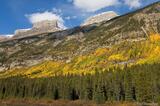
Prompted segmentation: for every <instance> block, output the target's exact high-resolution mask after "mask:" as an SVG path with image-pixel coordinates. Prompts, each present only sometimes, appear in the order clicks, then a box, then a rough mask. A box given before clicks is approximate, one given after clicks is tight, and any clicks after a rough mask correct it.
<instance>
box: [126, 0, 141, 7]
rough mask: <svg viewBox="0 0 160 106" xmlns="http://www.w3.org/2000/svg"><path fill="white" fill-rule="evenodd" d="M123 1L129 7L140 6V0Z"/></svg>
mask: <svg viewBox="0 0 160 106" xmlns="http://www.w3.org/2000/svg"><path fill="white" fill-rule="evenodd" d="M124 3H125V4H126V5H128V6H129V7H130V8H138V7H140V6H141V3H140V0H124Z"/></svg>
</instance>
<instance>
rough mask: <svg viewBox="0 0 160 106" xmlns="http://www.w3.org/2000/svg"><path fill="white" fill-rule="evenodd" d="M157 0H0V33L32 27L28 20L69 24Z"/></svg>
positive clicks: (134, 8) (120, 12)
mask: <svg viewBox="0 0 160 106" xmlns="http://www.w3.org/2000/svg"><path fill="white" fill-rule="evenodd" d="M156 1H159V0H0V14H1V16H0V35H6V34H13V33H14V31H15V30H16V29H25V28H30V27H32V23H34V22H37V21H40V20H43V19H47V18H55V19H59V20H60V21H61V23H62V24H63V25H64V26H66V27H68V28H70V27H74V26H78V25H80V24H81V23H82V22H83V21H84V20H85V19H86V18H88V17H89V16H92V15H95V14H98V13H101V12H105V11H115V12H116V13H118V14H119V15H122V14H125V13H128V12H130V11H134V10H136V9H138V8H141V7H144V6H146V5H148V4H151V3H153V2H156Z"/></svg>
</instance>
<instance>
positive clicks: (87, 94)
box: [0, 63, 160, 103]
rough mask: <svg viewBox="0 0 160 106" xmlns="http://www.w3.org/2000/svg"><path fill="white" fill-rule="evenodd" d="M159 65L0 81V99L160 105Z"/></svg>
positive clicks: (13, 78) (17, 77)
mask: <svg viewBox="0 0 160 106" xmlns="http://www.w3.org/2000/svg"><path fill="white" fill-rule="evenodd" d="M159 70H160V64H159V63H155V64H143V65H136V66H132V67H129V66H127V65H126V66H125V67H124V68H123V69H122V68H116V67H115V68H111V69H109V70H108V71H103V72H102V71H100V70H96V74H94V75H92V74H87V75H66V76H55V77H50V78H27V77H22V76H16V77H10V78H5V79H0V85H1V86H0V99H8V98H18V99H19V98H20V99H21V98H33V99H53V100H60V99H63V100H86V101H91V100H92V101H95V102H97V103H105V102H107V101H129V102H145V103H152V102H154V103H158V102H160V77H159V76H160V71H159Z"/></svg>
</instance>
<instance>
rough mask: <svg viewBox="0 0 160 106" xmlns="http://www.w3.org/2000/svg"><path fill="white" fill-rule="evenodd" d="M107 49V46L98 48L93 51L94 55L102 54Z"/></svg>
mask: <svg viewBox="0 0 160 106" xmlns="http://www.w3.org/2000/svg"><path fill="white" fill-rule="evenodd" d="M108 51H109V49H108V48H98V49H97V50H96V51H95V52H94V55H96V56H100V55H103V54H105V53H107V52H108Z"/></svg>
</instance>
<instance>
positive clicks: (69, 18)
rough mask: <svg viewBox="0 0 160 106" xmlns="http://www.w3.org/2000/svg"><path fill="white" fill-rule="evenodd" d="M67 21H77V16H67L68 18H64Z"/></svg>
mask: <svg viewBox="0 0 160 106" xmlns="http://www.w3.org/2000/svg"><path fill="white" fill-rule="evenodd" d="M64 18H65V19H66V20H71V19H76V18H77V16H67V17H64Z"/></svg>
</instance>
